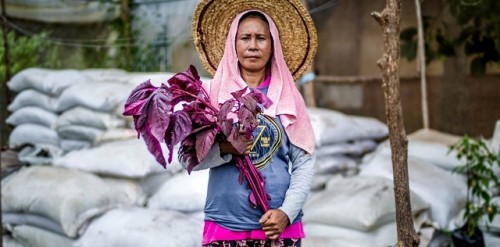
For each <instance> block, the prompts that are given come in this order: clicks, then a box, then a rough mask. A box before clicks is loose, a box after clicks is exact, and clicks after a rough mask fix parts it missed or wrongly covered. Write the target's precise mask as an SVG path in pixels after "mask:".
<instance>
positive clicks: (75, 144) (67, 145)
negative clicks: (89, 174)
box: [59, 139, 92, 152]
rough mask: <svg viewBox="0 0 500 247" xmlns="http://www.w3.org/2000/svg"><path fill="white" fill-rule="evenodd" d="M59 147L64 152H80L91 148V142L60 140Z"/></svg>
mask: <svg viewBox="0 0 500 247" xmlns="http://www.w3.org/2000/svg"><path fill="white" fill-rule="evenodd" d="M59 146H60V147H61V149H62V150H63V151H64V152H69V151H74V150H80V149H84V148H88V147H90V146H92V142H90V141H85V140H73V139H60V141H59Z"/></svg>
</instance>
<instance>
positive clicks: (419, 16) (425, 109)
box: [415, 0, 429, 129]
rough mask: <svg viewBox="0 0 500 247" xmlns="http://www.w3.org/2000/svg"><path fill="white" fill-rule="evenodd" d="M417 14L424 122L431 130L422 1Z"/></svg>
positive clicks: (418, 4) (426, 127) (416, 0)
mask: <svg viewBox="0 0 500 247" xmlns="http://www.w3.org/2000/svg"><path fill="white" fill-rule="evenodd" d="M415 12H416V13H417V25H418V58H419V59H418V63H417V64H419V66H418V71H419V72H420V93H421V94H422V121H423V125H424V129H429V102H428V100H427V77H426V74H427V72H426V67H425V46H424V25H423V23H422V11H421V8H420V0H415Z"/></svg>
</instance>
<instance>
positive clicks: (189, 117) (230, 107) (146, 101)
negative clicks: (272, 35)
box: [123, 65, 272, 212]
mask: <svg viewBox="0 0 500 247" xmlns="http://www.w3.org/2000/svg"><path fill="white" fill-rule="evenodd" d="M167 84H168V85H166V84H161V86H160V87H155V86H153V84H151V81H150V80H148V81H146V82H143V83H142V84H140V85H139V86H137V87H136V88H135V89H134V90H133V91H132V92H131V94H130V96H129V97H128V99H127V102H126V103H125V111H124V113H123V115H125V116H133V118H134V125H135V129H136V130H137V133H138V137H140V136H142V138H143V139H144V141H145V142H146V146H147V148H148V150H149V152H151V154H153V156H154V157H155V159H156V161H158V163H160V164H161V165H162V166H163V167H165V168H166V167H167V161H166V160H165V157H164V156H163V152H162V149H161V145H160V143H161V142H163V141H164V142H165V144H166V146H167V150H168V163H171V162H172V152H173V148H174V145H177V144H179V143H180V148H179V157H180V159H181V161H182V162H183V163H185V164H188V167H187V168H188V172H189V173H191V171H192V170H193V168H194V167H195V166H196V165H198V164H199V163H200V162H201V161H202V160H203V159H204V158H205V156H206V155H207V153H208V151H209V150H210V149H211V147H212V145H213V144H214V142H216V141H217V142H230V143H231V145H233V147H234V148H235V149H236V150H237V151H238V152H240V153H243V152H244V151H245V143H244V142H243V140H242V138H240V129H241V130H243V131H244V133H245V135H246V138H249V137H250V136H251V134H252V132H253V130H254V129H255V128H256V127H257V125H258V120H257V114H259V113H261V112H262V108H261V106H263V107H265V108H268V107H269V106H271V104H272V102H271V100H270V99H269V98H267V97H266V96H265V95H264V94H263V93H262V92H260V91H258V90H256V89H254V90H248V88H244V89H242V90H239V91H236V92H233V93H232V96H233V98H232V99H230V100H227V101H226V102H224V103H223V104H221V105H220V108H219V109H217V108H216V107H214V106H213V105H212V104H211V103H210V98H209V96H208V93H207V92H206V91H205V89H204V88H203V87H202V82H201V81H200V76H199V75H198V72H197V70H196V68H195V67H194V66H193V65H191V66H189V68H188V69H187V70H186V71H184V72H182V73H177V74H176V75H174V76H173V77H172V78H170V79H169V80H168V82H167ZM179 104H180V105H181V106H182V109H179V110H175V111H174V109H177V108H176V106H177V105H179ZM230 114H235V116H237V119H238V122H237V123H235V122H234V120H233V118H230V117H229V116H228V115H230ZM233 159H234V161H235V163H236V166H237V167H238V169H239V171H240V176H239V183H240V184H242V183H243V180H244V179H246V181H247V183H248V187H249V188H250V195H249V197H248V199H249V201H250V205H251V206H252V207H257V206H258V207H260V208H261V209H262V210H263V211H264V212H266V211H267V210H269V202H268V200H269V196H268V194H267V193H266V191H265V188H264V177H263V176H262V174H261V173H260V171H259V170H257V168H256V167H255V166H254V165H253V164H252V161H251V160H250V158H249V157H248V156H243V155H233Z"/></svg>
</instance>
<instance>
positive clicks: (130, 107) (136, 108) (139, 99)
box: [123, 80, 157, 116]
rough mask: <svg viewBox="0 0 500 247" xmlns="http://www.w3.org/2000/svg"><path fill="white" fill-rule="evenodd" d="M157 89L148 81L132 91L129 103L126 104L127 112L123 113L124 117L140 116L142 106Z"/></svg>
mask: <svg viewBox="0 0 500 247" xmlns="http://www.w3.org/2000/svg"><path fill="white" fill-rule="evenodd" d="M156 89H157V88H156V87H155V86H153V85H152V84H151V81H150V80H147V81H145V82H143V83H141V84H140V85H139V86H137V87H136V88H135V89H134V90H132V92H131V93H130V96H129V97H128V99H127V102H126V103H125V111H124V112H123V115H125V116H130V115H134V116H137V115H140V114H141V110H142V106H143V105H144V103H145V102H146V101H147V100H148V98H149V97H150V96H151V94H152V93H153V92H154V91H155V90H156Z"/></svg>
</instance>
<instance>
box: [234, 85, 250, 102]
mask: <svg viewBox="0 0 500 247" xmlns="http://www.w3.org/2000/svg"><path fill="white" fill-rule="evenodd" d="M247 89H248V87H245V88H243V89H241V90H238V91H236V92H232V93H231V95H232V96H233V97H234V98H235V99H236V100H238V98H240V97H241V96H242V95H243V94H245V92H246V91H247Z"/></svg>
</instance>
